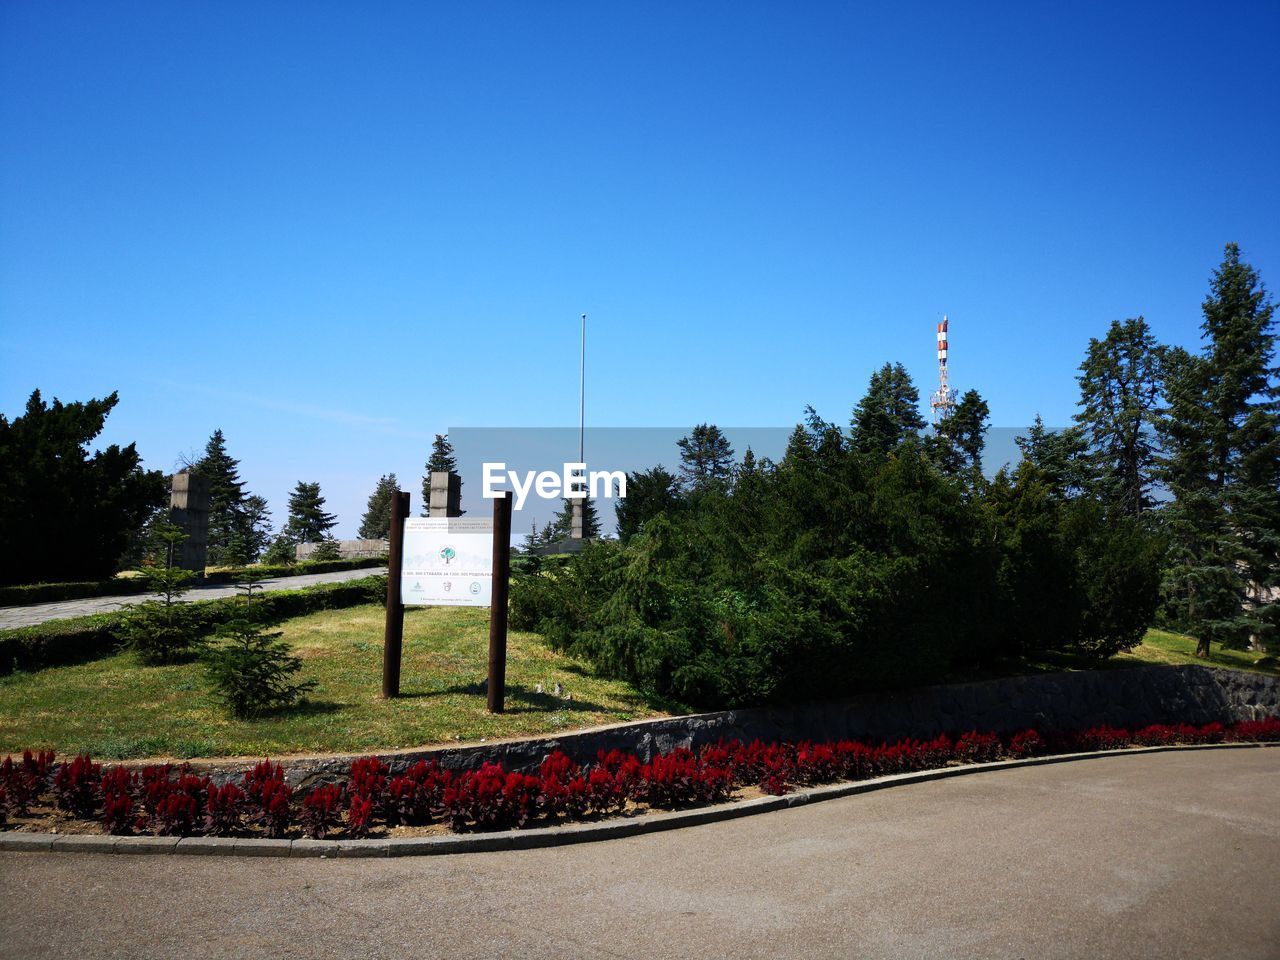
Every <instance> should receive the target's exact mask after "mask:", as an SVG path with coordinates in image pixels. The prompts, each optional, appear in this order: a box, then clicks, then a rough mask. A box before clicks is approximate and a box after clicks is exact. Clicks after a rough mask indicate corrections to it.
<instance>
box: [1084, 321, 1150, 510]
mask: <svg viewBox="0 0 1280 960" xmlns="http://www.w3.org/2000/svg"><path fill="white" fill-rule="evenodd" d="M1163 356H1164V349H1163V348H1162V347H1161V346H1160V345H1159V344H1158V343H1157V342H1156V339H1155V337H1154V336H1152V334H1151V328H1150V327H1148V326H1147V323H1146V321H1145V320H1144V319H1143V318H1142V317H1138V318H1136V319H1131V320H1125V321H1124V322H1121V321H1119V320H1116V321H1112V323H1111V327H1110V329H1109V330H1108V331H1107V335H1106V336H1105V337H1104V338H1103V339H1101V340H1098V339H1096V338H1092V339H1090V340H1089V348H1088V351H1087V353H1086V355H1085V359H1084V362H1083V363H1081V364H1080V376H1079V377H1077V382H1078V383H1079V384H1080V412H1079V413H1077V414H1076V416H1075V421H1076V423H1077V424H1078V425H1079V426H1080V429H1081V431H1082V433H1083V436H1084V439H1085V442H1086V443H1087V445H1088V457H1087V460H1086V463H1087V466H1088V468H1089V480H1090V483H1089V486H1090V487H1091V492H1093V493H1094V494H1095V495H1096V496H1097V497H1098V498H1099V499H1100V500H1101V501H1102V503H1103V504H1104V505H1105V506H1107V507H1109V508H1112V509H1115V510H1117V511H1119V512H1120V513H1121V514H1123V515H1125V516H1130V517H1139V516H1141V515H1142V514H1143V513H1144V512H1145V511H1147V510H1149V509H1150V508H1151V506H1152V504H1153V502H1154V501H1153V500H1152V498H1151V487H1152V483H1153V482H1154V476H1155V471H1156V450H1155V444H1154V429H1153V428H1154V426H1155V422H1156V420H1157V418H1158V413H1159V404H1160V397H1161V392H1162V389H1163V379H1164V374H1163V372H1162V370H1163V359H1162V358H1163Z"/></svg>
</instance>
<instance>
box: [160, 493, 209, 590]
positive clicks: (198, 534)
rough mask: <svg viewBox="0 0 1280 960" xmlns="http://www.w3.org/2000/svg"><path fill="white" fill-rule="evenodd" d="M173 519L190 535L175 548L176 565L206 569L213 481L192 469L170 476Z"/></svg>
mask: <svg viewBox="0 0 1280 960" xmlns="http://www.w3.org/2000/svg"><path fill="white" fill-rule="evenodd" d="M169 490H170V493H169V519H170V520H171V521H173V523H175V524H176V525H177V526H178V527H179V528H180V529H181V530H182V532H183V533H185V534H186V535H187V539H186V540H183V541H182V543H180V544H178V546H177V547H176V548H175V549H174V554H173V565H174V566H175V567H181V568H182V569H184V570H194V571H195V572H196V573H200V574H203V573H204V564H205V554H206V553H207V551H208V548H209V481H208V480H206V479H205V478H204V477H202V476H200V475H199V474H195V473H191V472H190V471H189V470H180V471H178V472H177V473H175V474H174V475H173V476H172V477H171V478H170V486H169Z"/></svg>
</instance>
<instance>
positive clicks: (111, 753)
mask: <svg viewBox="0 0 1280 960" xmlns="http://www.w3.org/2000/svg"><path fill="white" fill-rule="evenodd" d="M382 626H383V611H382V608H381V607H380V606H365V607H354V608H350V609H346V610H330V611H325V612H323V613H316V614H311V615H310V616H305V617H299V618H297V619H295V620H290V621H288V622H287V623H285V624H284V625H283V626H282V627H281V628H280V629H282V630H283V631H284V635H285V639H286V640H287V641H288V642H289V643H290V644H291V645H292V646H293V649H294V651H295V652H296V653H297V654H298V656H300V657H301V658H302V660H303V664H304V674H305V676H307V677H310V678H313V679H315V680H316V681H317V687H316V689H315V690H314V691H313V692H312V694H311V696H310V702H309V703H307V704H306V705H304V706H302V707H300V708H298V709H295V710H292V711H288V712H284V713H281V714H279V715H276V716H272V717H268V718H265V719H261V720H256V721H239V720H232V719H230V718H228V717H227V716H226V715H225V713H224V712H223V711H222V710H221V708H220V707H219V706H218V705H217V704H216V703H215V702H214V701H213V700H212V698H211V697H210V695H209V692H208V689H207V688H206V685H205V680H204V672H203V670H202V669H201V667H200V665H199V664H198V663H194V662H193V663H187V664H181V665H177V666H169V667H143V666H140V665H139V664H138V663H137V662H136V660H135V659H134V657H133V655H132V654H128V653H121V654H117V655H115V656H112V657H107V658H104V659H101V660H95V661H92V662H90V663H84V664H77V665H74V666H65V667H51V668H48V669H45V670H41V671H38V672H36V673H16V674H13V675H11V676H7V677H0V756H3V755H5V754H6V753H11V752H15V751H19V750H22V749H23V748H25V747H32V748H43V749H50V748H51V749H54V750H56V751H57V752H58V753H60V754H71V753H81V752H87V753H90V754H92V755H93V756H94V757H96V758H100V759H123V758H135V757H177V758H185V757H213V756H220V757H223V756H228V757H229V756H242V757H262V756H273V757H275V756H281V755H284V754H289V753H313V752H314V753H325V752H351V753H356V752H361V751H372V750H376V749H394V748H398V747H415V746H423V745H427V744H439V743H447V742H450V741H456V740H464V741H473V740H479V739H481V738H488V739H494V738H500V737H515V736H523V735H528V734H537V733H549V732H554V731H557V730H567V729H572V728H580V727H589V726H595V725H598V724H603V723H616V722H619V721H624V720H633V719H639V718H641V717H649V716H657V715H661V714H663V713H666V712H678V711H680V710H681V709H682V707H681V705H679V704H668V703H659V702H655V701H653V700H651V699H646V698H645V697H644V696H643V695H641V694H640V693H638V692H637V691H636V690H634V689H633V688H632V687H630V686H629V685H628V684H626V683H623V682H620V681H614V680H602V679H600V678H598V677H595V676H593V675H592V673H591V671H590V670H589V668H588V667H587V666H586V665H585V664H582V663H578V662H576V661H574V660H572V659H570V658H568V657H565V656H562V655H560V654H557V653H554V652H552V651H551V650H549V649H548V648H547V647H546V646H545V645H544V644H543V643H542V641H541V640H540V639H539V638H538V637H537V636H535V635H533V634H528V633H517V632H513V633H512V634H511V636H510V638H509V644H508V658H507V659H508V662H507V712H506V713H505V714H503V715H501V716H491V715H490V714H489V713H488V712H487V711H486V710H485V698H484V696H483V695H482V694H481V693H480V688H479V683H480V681H481V680H482V679H483V678H484V675H485V665H486V662H487V657H488V619H487V611H485V610H477V609H469V608H457V607H455V608H449V607H423V608H417V609H412V608H411V609H409V610H408V611H406V613H405V638H404V639H405V642H404V666H403V672H402V675H401V690H402V693H403V696H401V698H400V699H398V700H393V701H385V700H382V699H381V698H380V697H379V695H378V694H379V691H380V689H381V683H382ZM1194 649H1195V641H1194V639H1192V638H1191V637H1186V636H1181V635H1179V634H1174V633H1168V632H1165V631H1162V630H1152V631H1150V632H1148V634H1147V636H1146V638H1145V640H1144V642H1143V643H1142V644H1140V645H1139V646H1137V647H1135V648H1134V649H1133V650H1132V651H1131V652H1129V653H1122V654H1120V655H1119V656H1117V657H1115V658H1113V659H1112V660H1111V661H1109V662H1108V663H1107V664H1106V665H1105V666H1108V667H1125V666H1130V665H1133V664H1137V663H1156V664H1183V663H1195V664H1204V665H1208V666H1219V667H1230V668H1233V669H1239V670H1256V671H1259V672H1263V673H1268V674H1271V675H1280V670H1277V668H1276V665H1275V661H1274V659H1271V658H1267V659H1266V660H1263V657H1262V655H1261V654H1257V653H1250V652H1247V651H1234V650H1221V649H1215V650H1214V651H1213V653H1212V655H1211V657H1210V658H1209V660H1207V661H1205V660H1199V659H1197V658H1196V657H1195V656H1194V655H1193V651H1194ZM1260 660H1263V662H1262V663H1259V661H1260ZM1082 666H1084V667H1086V668H1088V669H1096V668H1097V665H1095V664H1089V665H1082V664H1079V663H1075V662H1069V661H1066V660H1062V659H1060V658H1048V659H1041V660H1036V661H1034V662H1032V661H1029V660H1028V661H1020V662H1018V663H1010V664H1006V665H1005V666H1004V667H1003V668H1002V669H1000V670H996V671H993V672H984V675H986V676H994V675H996V674H997V673H1001V672H1003V673H1026V672H1039V671H1044V670H1055V669H1056V670H1062V669H1080V668H1082ZM964 679H980V678H979V677H966V678H964ZM557 682H559V683H561V684H562V685H563V686H564V688H565V690H566V691H567V692H568V693H569V694H570V695H571V699H567V700H566V699H561V698H559V697H555V696H553V695H552V694H551V691H552V690H553V689H554V687H555V684H556V683H557ZM539 683H541V684H542V686H543V689H544V691H546V692H544V693H541V694H539V693H537V692H536V686H537V684H539Z"/></svg>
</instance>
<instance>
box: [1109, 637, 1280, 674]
mask: <svg viewBox="0 0 1280 960" xmlns="http://www.w3.org/2000/svg"><path fill="white" fill-rule="evenodd" d="M1195 650H1196V640H1195V637H1188V636H1185V635H1184V634H1181V633H1170V632H1168V631H1167V630H1148V631H1147V635H1146V637H1145V638H1143V641H1142V643H1140V644H1139V645H1138V646H1136V647H1134V648H1133V650H1132V651H1130V652H1129V653H1121V654H1118V655H1117V656H1116V657H1114V658H1113V661H1112V662H1114V663H1116V664H1122V665H1123V664H1130V663H1162V664H1170V665H1175V666H1176V665H1181V664H1184V663H1194V664H1199V665H1200V666H1202V667H1227V668H1229V669H1232V670H1252V671H1254V672H1255V673H1265V674H1269V675H1270V676H1273V677H1275V676H1280V669H1277V667H1278V666H1280V663H1278V662H1277V658H1276V657H1274V656H1267V655H1266V654H1262V653H1255V652H1254V651H1252V650H1223V649H1222V648H1221V647H1214V648H1213V649H1212V650H1210V651H1209V658H1208V659H1207V660H1202V659H1200V658H1199V657H1197V656H1196V655H1195Z"/></svg>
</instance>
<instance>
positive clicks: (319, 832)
mask: <svg viewBox="0 0 1280 960" xmlns="http://www.w3.org/2000/svg"><path fill="white" fill-rule="evenodd" d="M341 820H342V788H341V787H339V786H336V785H335V784H326V785H324V786H320V787H313V788H312V789H311V790H310V791H308V793H307V795H306V796H305V797H303V798H302V832H303V833H304V834H306V835H307V836H308V837H310V838H311V839H312V840H323V839H324V838H325V837H326V836H328V834H329V831H330V830H332V829H333V828H334V827H336V826H337V825H338V824H339V823H340V822H341Z"/></svg>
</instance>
